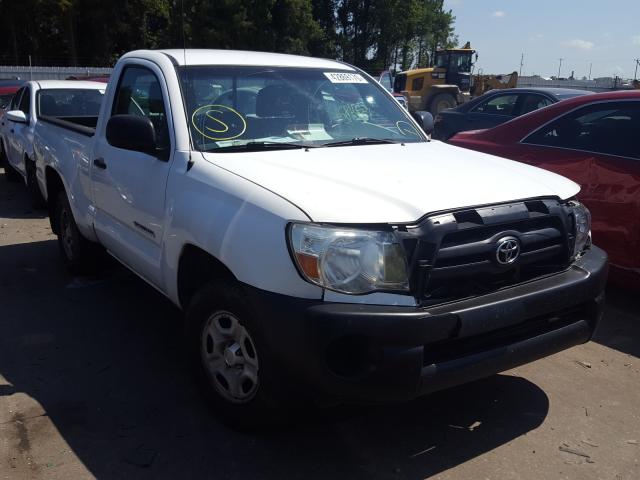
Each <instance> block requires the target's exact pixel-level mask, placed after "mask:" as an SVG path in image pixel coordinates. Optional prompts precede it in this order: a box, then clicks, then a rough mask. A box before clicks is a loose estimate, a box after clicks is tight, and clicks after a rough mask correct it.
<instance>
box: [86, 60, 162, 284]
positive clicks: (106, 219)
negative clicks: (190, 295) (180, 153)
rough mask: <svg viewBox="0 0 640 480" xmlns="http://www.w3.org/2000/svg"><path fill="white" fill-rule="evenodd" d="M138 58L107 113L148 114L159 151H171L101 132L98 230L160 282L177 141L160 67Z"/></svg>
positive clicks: (96, 164)
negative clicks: (114, 139) (154, 150)
mask: <svg viewBox="0 0 640 480" xmlns="http://www.w3.org/2000/svg"><path fill="white" fill-rule="evenodd" d="M139 62H140V61H138V62H137V63H136V64H130V65H126V66H125V67H124V68H123V70H122V73H121V75H120V79H119V82H118V86H117V88H116V91H115V94H114V96H113V98H112V99H111V100H112V105H111V108H110V109H109V108H107V109H105V112H104V113H105V115H109V116H110V117H112V116H114V115H139V116H145V117H148V118H149V119H150V120H151V122H152V123H153V125H154V127H155V131H156V138H157V143H158V151H161V152H166V153H167V155H161V154H159V155H150V154H147V153H142V152H137V151H131V150H125V149H122V148H117V147H114V146H112V145H110V144H109V143H108V141H107V139H106V136H105V134H104V132H103V133H102V134H101V135H99V136H97V137H98V138H97V140H96V148H95V157H94V159H93V163H92V165H91V177H92V180H93V195H94V202H95V207H96V213H95V229H96V234H97V236H98V238H99V239H100V242H101V243H103V245H105V246H106V247H107V249H108V250H109V251H110V252H111V253H112V254H113V255H114V256H116V257H117V258H119V259H120V260H121V261H123V262H124V263H125V264H126V265H128V266H129V267H131V268H132V269H133V270H135V271H136V272H137V273H138V274H139V275H141V276H142V277H144V278H145V279H147V280H148V281H150V282H151V283H153V284H155V285H157V286H160V285H161V274H160V273H161V254H162V239H163V234H164V224H165V218H166V216H165V190H166V185H167V179H168V176H169V171H170V168H171V163H172V160H173V148H172V145H174V144H175V143H174V136H173V125H172V123H171V112H170V111H169V102H168V95H167V88H166V84H165V82H164V77H163V76H162V72H161V71H160V70H159V69H158V68H157V67H155V66H154V65H153V64H150V65H149V66H142V65H140V64H139ZM107 101H108V100H107ZM103 128H104V127H103Z"/></svg>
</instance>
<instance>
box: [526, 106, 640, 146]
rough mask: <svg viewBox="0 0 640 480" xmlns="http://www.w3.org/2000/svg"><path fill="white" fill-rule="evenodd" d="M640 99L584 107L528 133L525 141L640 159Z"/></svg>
mask: <svg viewBox="0 0 640 480" xmlns="http://www.w3.org/2000/svg"><path fill="white" fill-rule="evenodd" d="M639 131H640V102H634V101H629V102H605V103H599V104H595V105H589V106H586V107H583V108H581V109H579V110H577V111H575V112H573V113H569V114H567V115H565V116H564V117H562V118H559V119H558V120H556V121H555V122H553V123H551V124H550V125H548V126H546V127H544V128H543V129H541V130H538V131H537V132H535V133H533V134H532V135H530V136H529V137H527V138H526V139H525V140H524V142H523V143H529V144H534V145H544V146H550V147H558V148H568V149H572V150H582V151H587V152H595V153H603V154H605V155H617V156H623V157H630V158H638V159H640V147H639V146H638V142H637V135H638V132H639Z"/></svg>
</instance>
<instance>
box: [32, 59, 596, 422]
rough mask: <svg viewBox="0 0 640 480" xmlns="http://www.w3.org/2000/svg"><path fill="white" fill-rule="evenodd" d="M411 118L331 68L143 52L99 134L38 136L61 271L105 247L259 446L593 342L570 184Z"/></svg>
mask: <svg viewBox="0 0 640 480" xmlns="http://www.w3.org/2000/svg"><path fill="white" fill-rule="evenodd" d="M417 118H418V119H419V120H420V122H418V121H416V120H415V119H414V118H412V117H411V116H410V115H409V113H408V112H407V111H406V110H404V109H403V108H402V107H401V106H400V105H398V103H397V102H396V101H394V99H393V97H392V96H391V95H390V94H389V93H388V92H386V91H385V90H384V89H383V88H382V87H381V86H380V85H379V84H378V82H376V81H375V80H373V79H372V78H371V77H369V76H368V75H367V74H365V73H364V72H362V71H360V70H358V69H357V68H355V67H352V66H349V65H346V64H344V63H340V62H336V61H331V60H322V59H315V58H306V57H298V56H289V55H279V54H268V53H252V52H239V51H213V50H186V51H182V50H175V51H174V50H166V51H135V52H131V53H128V54H126V55H124V56H123V57H122V58H121V59H120V60H119V61H118V63H117V65H116V67H115V70H114V73H113V75H112V77H111V81H110V83H109V85H108V87H107V91H106V94H105V98H104V101H103V104H102V109H101V111H100V115H99V117H98V118H97V121H96V127H95V129H89V128H79V127H78V126H77V125H73V124H67V123H66V122H65V121H63V120H60V121H57V122H55V123H52V122H46V123H42V124H41V125H38V128H37V129H36V138H35V159H36V162H37V168H38V180H39V181H40V186H41V188H42V192H43V194H44V197H45V198H46V199H47V202H48V205H49V211H50V216H51V225H52V228H53V231H54V232H55V233H56V234H57V235H58V238H59V241H60V246H61V248H60V250H61V252H62V256H63V258H64V261H65V262H66V263H67V265H68V266H69V267H70V268H71V269H72V270H75V271H82V270H83V269H84V268H86V267H87V265H88V264H89V263H90V261H91V258H92V255H91V249H92V246H93V245H96V244H100V245H102V246H103V247H104V248H105V249H106V250H107V251H108V252H109V253H110V254H111V255H113V256H114V257H115V258H117V259H118V260H119V261H120V262H122V263H123V264H124V265H126V266H127V267H128V268H130V269H131V270H132V271H133V272H135V273H136V274H138V275H139V276H140V277H141V278H143V279H144V280H145V281H147V282H148V283H149V284H151V285H152V286H154V287H155V288H156V289H158V290H159V291H160V292H162V293H163V294H164V295H166V296H167V297H168V298H169V299H170V300H171V301H172V302H174V303H175V304H176V305H178V306H179V307H181V308H183V309H184V310H185V311H186V321H187V332H188V333H187V338H188V344H189V351H190V355H191V356H192V359H193V363H194V366H195V369H196V372H197V374H198V379H199V381H200V384H201V385H202V386H203V388H204V391H205V393H206V395H207V396H208V398H209V399H210V400H211V402H213V405H215V407H216V409H217V410H218V411H219V412H220V415H221V417H222V418H223V419H224V420H226V421H228V422H231V423H233V424H235V425H241V426H243V427H251V426H257V425H258V424H261V423H265V422H269V421H273V420H274V419H277V418H280V417H279V413H281V412H282V411H286V410H285V409H283V407H284V406H291V405H292V404H295V403H296V402H298V401H300V400H304V399H310V398H311V399H315V400H317V401H319V402H322V403H323V404H335V403H379V402H389V401H399V400H407V399H412V398H414V397H417V396H419V395H423V394H426V393H429V392H432V391H434V390H438V389H442V388H446V387H448V386H451V385H455V384H459V383H462V382H466V381H470V380H472V379H476V378H479V377H482V376H486V375H490V374H493V373H496V372H500V371H503V370H505V369H509V368H511V367H514V366H516V365H519V364H522V363H525V362H529V361H532V360H535V359H537V358H540V357H543V356H545V355H549V354H552V353H554V352H557V351H559V350H562V349H565V348H568V347H570V346H572V345H576V344H579V343H583V342H586V341H588V340H589V339H590V338H591V336H592V334H593V331H594V328H595V327H596V324H597V322H598V320H599V318H600V316H601V311H602V306H603V293H602V292H603V288H604V283H605V279H606V274H607V258H606V254H605V253H604V252H603V251H601V250H600V249H598V248H596V247H595V246H592V245H591V235H590V217H589V213H588V210H587V209H586V208H585V207H584V206H582V205H581V204H580V203H578V202H577V201H575V199H574V197H575V195H576V194H577V193H578V190H579V186H578V185H576V184H574V183H573V182H571V181H569V180H567V179H565V178H563V177H560V176H558V175H555V174H553V173H550V172H547V171H544V170H540V169H537V168H533V167H530V166H527V165H524V164H520V163H516V162H512V161H508V160H504V159H500V158H496V157H492V156H488V155H484V154H480V153H475V152H471V151H469V150H463V149H458V148H455V147H452V146H449V145H446V144H444V143H441V142H437V141H430V140H429V137H428V135H426V134H425V133H424V132H423V128H421V127H424V129H425V130H429V129H430V128H431V127H432V119H431V118H430V115H429V114H419V115H418V116H417ZM419 123H421V124H422V125H420V124H419Z"/></svg>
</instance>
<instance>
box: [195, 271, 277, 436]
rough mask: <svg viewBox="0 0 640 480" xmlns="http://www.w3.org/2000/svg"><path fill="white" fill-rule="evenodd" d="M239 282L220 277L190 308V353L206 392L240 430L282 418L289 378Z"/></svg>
mask: <svg viewBox="0 0 640 480" xmlns="http://www.w3.org/2000/svg"><path fill="white" fill-rule="evenodd" d="M243 297H244V296H243V292H242V290H241V289H240V287H239V286H238V285H237V284H234V282H233V281H230V280H229V281H214V282H211V283H209V284H207V285H205V286H204V287H203V288H202V289H201V290H200V291H199V292H198V293H197V294H196V295H195V297H194V298H193V300H192V301H191V304H190V307H189V309H188V311H187V328H188V332H187V340H188V346H189V348H188V349H189V355H190V357H191V362H192V365H193V367H194V370H195V374H196V378H197V381H198V384H199V386H200V387H201V389H202V390H203V393H204V395H205V397H206V398H207V400H208V401H209V403H210V406H212V407H213V409H214V412H215V414H216V415H217V416H218V417H219V419H220V420H221V421H222V422H224V423H226V424H228V425H229V426H231V427H233V428H237V429H240V430H260V429H263V428H271V427H273V426H275V425H277V424H279V423H281V422H282V419H283V416H282V412H283V409H282V407H283V404H284V400H283V398H284V393H283V392H284V391H286V390H287V389H286V387H283V385H282V384H283V379H282V378H281V377H279V376H278V375H277V374H276V371H277V369H276V367H275V361H274V358H273V356H272V355H271V353H270V351H269V348H268V346H267V345H266V342H265V341H264V337H263V335H262V332H261V325H260V323H259V320H258V317H257V315H256V314H255V313H254V312H253V311H252V309H251V308H250V307H249V305H248V303H247V301H246V299H244V298H243Z"/></svg>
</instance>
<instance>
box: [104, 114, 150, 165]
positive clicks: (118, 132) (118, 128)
mask: <svg viewBox="0 0 640 480" xmlns="http://www.w3.org/2000/svg"><path fill="white" fill-rule="evenodd" d="M106 133H107V142H109V145H111V146H112V147H116V148H122V149H124V150H133V151H135V152H142V153H147V154H149V155H154V156H156V155H157V153H158V152H157V142H156V129H155V127H154V126H153V123H152V122H151V120H149V119H148V118H147V117H141V116H138V115H114V116H113V117H111V118H110V119H109V121H108V122H107V132H106Z"/></svg>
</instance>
